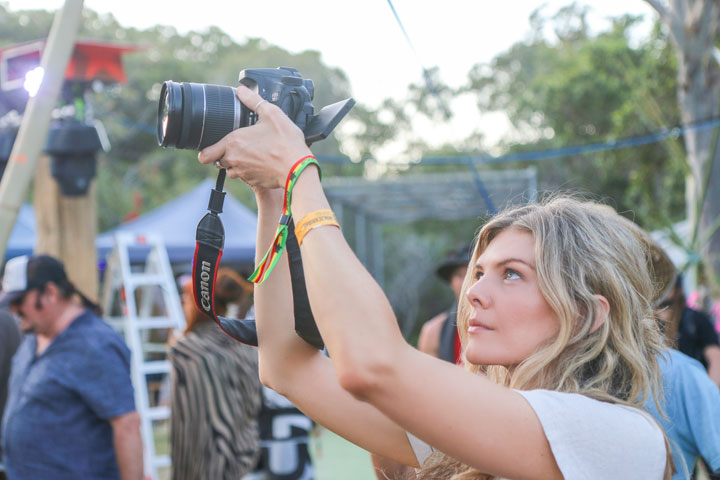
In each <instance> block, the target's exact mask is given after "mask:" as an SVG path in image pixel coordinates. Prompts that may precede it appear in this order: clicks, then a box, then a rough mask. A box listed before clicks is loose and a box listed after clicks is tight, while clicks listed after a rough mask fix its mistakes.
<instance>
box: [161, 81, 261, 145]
mask: <svg viewBox="0 0 720 480" xmlns="http://www.w3.org/2000/svg"><path fill="white" fill-rule="evenodd" d="M247 118H248V111H247V109H246V108H245V107H244V106H243V104H242V103H240V100H238V98H237V97H236V96H235V89H234V88H233V87H227V86H224V85H211V84H208V83H186V82H182V83H179V82H173V81H170V80H168V81H167V82H164V83H163V86H162V89H161V90H160V103H159V104H158V122H157V139H158V144H159V145H161V146H163V147H175V148H183V149H189V150H202V149H203V148H205V147H207V146H208V145H212V144H213V143H216V142H217V141H218V140H220V139H221V138H223V137H224V136H225V135H227V134H228V133H230V132H232V131H233V130H235V129H237V128H240V127H242V126H245V125H243V122H245V123H247Z"/></svg>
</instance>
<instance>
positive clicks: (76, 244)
mask: <svg viewBox="0 0 720 480" xmlns="http://www.w3.org/2000/svg"><path fill="white" fill-rule="evenodd" d="M34 191H35V195H34V206H35V218H36V224H37V231H36V237H35V238H36V240H35V242H36V245H35V252H36V253H38V254H47V255H52V256H54V257H56V258H58V259H60V260H62V262H63V263H64V264H65V270H66V271H67V274H68V277H69V278H70V280H71V281H72V282H73V284H75V286H76V287H77V288H78V290H80V291H81V292H82V293H83V294H84V295H85V296H87V297H88V298H89V299H90V300H92V301H94V302H97V300H98V294H99V292H98V289H99V287H98V269H97V251H96V249H95V237H96V235H97V230H98V227H97V201H96V198H95V181H94V180H93V181H92V182H91V183H90V188H89V189H88V193H87V194H86V195H83V196H78V197H68V196H65V195H63V194H62V193H61V192H60V187H59V186H58V183H57V181H56V180H55V178H53V177H52V175H51V174H50V158H49V157H48V156H47V155H42V156H41V157H40V159H39V161H38V165H37V170H36V174H35V189H34Z"/></svg>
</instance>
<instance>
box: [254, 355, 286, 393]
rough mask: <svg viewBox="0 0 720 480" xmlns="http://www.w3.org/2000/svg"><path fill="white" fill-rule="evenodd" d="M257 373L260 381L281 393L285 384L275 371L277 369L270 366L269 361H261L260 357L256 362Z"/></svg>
mask: <svg viewBox="0 0 720 480" xmlns="http://www.w3.org/2000/svg"><path fill="white" fill-rule="evenodd" d="M258 375H259V377H260V383H262V384H263V385H265V386H266V387H268V388H270V389H272V390H274V391H276V392H278V393H279V394H281V395H283V392H284V390H285V386H284V385H285V384H284V382H283V381H282V378H281V376H280V375H279V374H278V373H277V369H276V368H273V367H272V364H271V362H267V361H263V359H262V357H260V359H259V362H258Z"/></svg>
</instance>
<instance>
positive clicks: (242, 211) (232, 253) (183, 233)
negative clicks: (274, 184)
mask: <svg viewBox="0 0 720 480" xmlns="http://www.w3.org/2000/svg"><path fill="white" fill-rule="evenodd" d="M214 187H215V182H213V181H212V180H210V179H205V180H203V181H202V182H201V183H200V184H199V185H198V186H196V187H195V188H193V189H192V190H190V191H189V192H187V193H185V194H183V195H181V196H179V197H177V198H175V199H173V200H170V201H169V202H167V203H165V204H163V205H161V206H159V207H157V208H156V209H154V210H151V211H150V212H147V213H145V214H143V215H141V216H139V217H138V218H136V219H134V220H131V221H129V222H126V223H123V224H121V225H118V226H117V227H116V228H114V229H112V230H109V231H107V232H104V233H102V234H100V235H98V237H97V239H96V240H95V246H96V247H97V249H98V259H103V258H105V257H107V255H108V254H109V253H110V251H111V250H112V247H113V235H114V234H115V232H125V233H130V234H132V235H135V236H138V237H142V236H146V235H151V234H152V235H159V236H160V237H162V239H163V241H164V243H165V247H166V248H167V252H168V257H170V262H171V263H184V262H191V261H192V259H193V255H194V254H195V229H196V227H197V224H198V222H199V221H200V219H201V218H202V217H203V216H204V215H205V214H206V213H207V206H208V200H209V199H210V190H211V189H213V188H214ZM220 218H221V219H222V221H223V225H224V227H225V249H224V250H223V256H222V259H223V261H226V262H230V263H252V262H253V259H254V255H255V235H256V233H257V215H255V213H253V212H252V211H251V210H249V209H248V208H247V207H245V206H244V205H243V204H242V203H240V202H239V201H237V200H235V199H234V198H233V197H231V196H230V195H229V194H227V195H225V202H224V204H223V213H221V214H220ZM138 256H139V255H138V253H137V252H131V260H133V259H136V258H137V257H138Z"/></svg>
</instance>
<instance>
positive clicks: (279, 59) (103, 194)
mask: <svg viewBox="0 0 720 480" xmlns="http://www.w3.org/2000/svg"><path fill="white" fill-rule="evenodd" d="M52 21H53V14H52V13H50V12H46V11H42V10H32V11H9V10H8V9H7V8H6V7H4V6H2V4H0V46H7V45H12V44H16V43H20V42H24V41H29V40H35V39H39V38H45V37H46V36H47V34H48V32H49V30H50V26H51V24H52ZM78 38H80V39H92V40H104V41H112V42H116V43H122V44H130V45H138V46H140V47H141V50H140V51H138V52H135V53H129V54H126V55H124V57H123V63H124V66H125V72H126V75H127V78H128V82H127V83H126V84H123V85H109V86H106V88H104V89H103V90H102V91H99V92H96V93H94V94H93V95H92V104H93V108H94V115H95V118H98V119H100V120H101V121H102V122H103V123H104V125H105V128H106V130H107V132H108V136H109V138H110V141H111V143H112V150H111V151H110V152H108V153H107V154H104V155H102V156H101V157H102V158H101V159H100V166H99V169H98V178H97V186H98V188H97V191H98V203H99V218H100V229H101V230H104V229H107V228H110V227H112V226H114V225H117V224H118V223H120V222H121V221H122V220H123V218H124V217H125V216H126V215H127V214H128V213H131V212H133V211H134V210H137V208H138V207H137V199H138V198H141V199H142V206H141V210H142V211H145V210H148V209H151V208H153V207H155V206H157V205H159V204H162V203H164V202H166V201H168V200H169V199H171V198H174V197H176V196H177V195H178V194H180V193H183V192H184V191H186V190H188V189H190V188H191V187H193V186H194V185H196V184H197V183H198V182H199V181H200V180H201V179H202V178H204V177H206V176H214V175H215V173H216V171H215V169H214V168H212V167H206V166H202V165H200V164H199V163H198V162H197V159H196V157H197V153H196V152H194V151H187V150H175V149H162V148H159V147H158V145H157V141H156V138H155V125H156V119H157V104H158V100H159V95H160V88H161V86H162V82H163V81H165V80H174V81H187V82H196V83H213V84H220V85H228V86H234V85H237V79H238V74H239V72H240V70H242V69H243V68H263V67H273V68H274V67H277V66H282V65H291V66H293V67H295V68H297V69H298V70H299V71H300V72H301V73H302V74H303V76H304V77H306V78H312V79H313V81H314V83H315V99H314V100H313V104H314V105H315V106H316V108H320V107H322V106H325V105H327V104H330V103H334V102H336V101H339V100H342V99H343V98H346V97H348V96H350V84H349V81H348V79H347V77H346V76H345V74H344V73H343V72H342V71H341V70H339V69H337V68H331V67H328V66H326V65H325V64H324V63H323V62H322V57H321V55H320V53H319V52H317V51H304V52H300V53H297V54H293V53H290V52H288V51H286V50H284V49H282V48H279V47H277V46H274V45H270V44H268V43H267V42H265V41H264V40H262V39H258V38H252V39H248V40H247V41H246V42H245V43H237V42H235V41H234V40H233V39H232V38H231V37H230V35H228V34H227V33H225V32H223V31H222V30H220V29H218V28H216V27H211V28H208V29H207V30H204V31H197V32H196V31H192V32H189V33H187V34H180V33H178V32H177V30H176V29H175V28H173V27H169V26H164V25H157V26H154V27H152V28H149V29H146V30H138V29H135V28H124V27H122V26H120V25H119V24H118V22H117V20H115V18H114V17H113V16H112V15H109V14H107V15H99V14H97V13H95V12H93V11H92V10H88V9H85V10H84V11H83V20H82V24H81V27H80V31H79V33H78ZM360 110H362V109H360ZM313 150H314V152H315V153H316V154H317V155H333V156H337V155H340V154H341V152H340V149H339V143H338V140H337V139H336V138H335V136H334V135H333V136H331V137H330V138H328V139H326V140H324V141H323V142H319V143H317V144H316V145H315V146H314V147H313ZM346 170H347V171H342V173H345V174H347V173H350V174H358V169H357V168H352V167H350V168H348V169H346ZM333 173H340V169H339V168H337V167H335V168H329V169H328V172H326V174H330V175H332V174H333ZM226 185H227V188H228V190H229V191H231V193H233V194H234V195H235V196H237V197H238V198H239V199H240V200H242V201H244V202H246V203H252V201H253V196H252V194H251V192H250V191H249V189H248V188H247V187H245V186H244V185H241V182H228V183H227V184H226ZM136 213H137V212H136Z"/></svg>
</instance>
